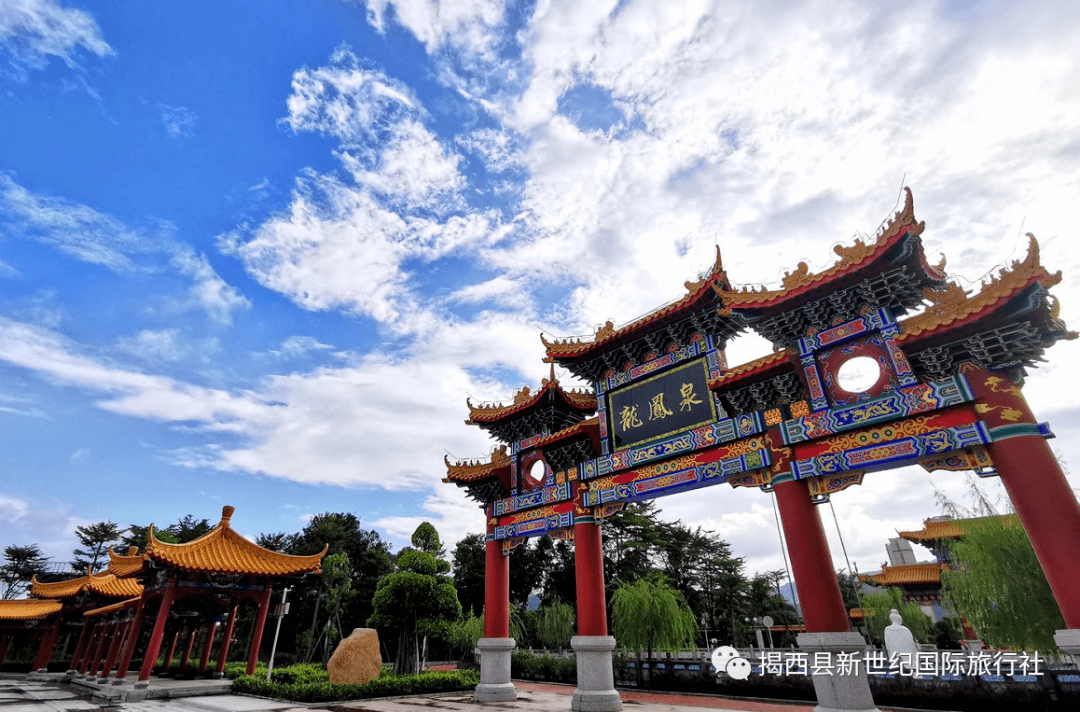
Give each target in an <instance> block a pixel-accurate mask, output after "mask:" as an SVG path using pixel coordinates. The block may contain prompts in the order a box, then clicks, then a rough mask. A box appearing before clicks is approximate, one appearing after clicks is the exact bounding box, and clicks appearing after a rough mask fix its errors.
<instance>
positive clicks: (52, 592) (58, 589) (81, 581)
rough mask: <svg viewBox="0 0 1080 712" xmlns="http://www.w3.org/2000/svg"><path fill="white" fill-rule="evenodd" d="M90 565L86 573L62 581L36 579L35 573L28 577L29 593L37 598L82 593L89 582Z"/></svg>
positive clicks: (60, 596) (70, 595)
mask: <svg viewBox="0 0 1080 712" xmlns="http://www.w3.org/2000/svg"><path fill="white" fill-rule="evenodd" d="M91 575H92V574H91V571H90V567H89V566H88V567H87V568H86V573H85V574H84V575H82V576H78V577H76V578H70V579H64V580H63V581H38V580H37V574H34V575H33V576H31V577H30V595H31V596H35V597H37V598H73V597H75V596H78V595H79V594H80V593H82V591H83V589H84V588H86V585H87V584H88V583H89V582H90V577H91Z"/></svg>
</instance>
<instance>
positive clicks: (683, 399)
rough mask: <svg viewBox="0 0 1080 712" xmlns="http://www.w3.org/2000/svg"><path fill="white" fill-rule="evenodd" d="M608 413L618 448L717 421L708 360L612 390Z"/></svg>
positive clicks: (692, 363) (613, 439)
mask: <svg viewBox="0 0 1080 712" xmlns="http://www.w3.org/2000/svg"><path fill="white" fill-rule="evenodd" d="M607 412H608V416H607V417H608V422H610V423H611V441H612V443H613V444H614V446H615V449H616V450H621V449H622V448H626V447H630V446H631V445H638V444H640V443H646V442H650V441H652V440H658V439H660V438H662V437H665V436H667V435H671V434H673V433H678V432H682V431H684V430H690V429H691V428H696V427H698V426H699V425H706V424H708V423H713V422H716V402H715V400H714V399H713V395H712V392H711V391H709V371H708V366H707V364H706V363H705V359H704V358H699V359H695V360H694V361H691V362H689V363H685V364H683V365H681V366H678V367H676V368H673V369H671V370H669V371H665V372H663V373H660V374H658V375H656V376H652V377H650V378H646V379H644V380H642V381H638V382H636V383H631V384H630V385H628V386H626V387H624V388H620V389H619V390H617V391H612V392H611V393H609V394H608V410H607Z"/></svg>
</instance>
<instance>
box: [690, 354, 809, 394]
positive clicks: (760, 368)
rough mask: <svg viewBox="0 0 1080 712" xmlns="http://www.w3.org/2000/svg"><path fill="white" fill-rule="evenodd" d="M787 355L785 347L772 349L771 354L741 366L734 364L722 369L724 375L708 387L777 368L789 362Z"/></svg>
mask: <svg viewBox="0 0 1080 712" xmlns="http://www.w3.org/2000/svg"><path fill="white" fill-rule="evenodd" d="M789 356H790V352H789V351H788V350H787V349H784V350H782V351H774V352H773V353H771V354H767V355H765V356H762V357H760V358H756V359H754V360H753V361H747V362H746V363H744V364H742V365H741V366H736V367H735V368H732V369H729V370H727V371H724V375H722V376H720V378H718V379H716V380H715V381H710V382H709V388H710V389H712V390H716V389H718V388H723V387H724V386H727V385H729V384H731V383H732V382H734V381H741V380H742V379H744V378H747V377H749V376H753V375H755V374H758V373H762V372H764V371H768V370H769V369H770V368H778V367H780V366H782V365H784V364H790V362H791V359H790V358H789Z"/></svg>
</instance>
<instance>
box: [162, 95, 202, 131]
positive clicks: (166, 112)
mask: <svg viewBox="0 0 1080 712" xmlns="http://www.w3.org/2000/svg"><path fill="white" fill-rule="evenodd" d="M158 110H159V111H161V123H162V124H164V125H165V133H167V134H169V137H170V138H174V139H181V138H188V137H189V136H191V133H192V130H193V129H194V127H195V120H196V119H197V118H199V117H198V115H196V113H195V112H194V111H192V110H191V109H188V108H185V107H183V106H171V105H170V104H165V103H159V104H158Z"/></svg>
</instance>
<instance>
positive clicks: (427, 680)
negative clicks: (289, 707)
mask: <svg viewBox="0 0 1080 712" xmlns="http://www.w3.org/2000/svg"><path fill="white" fill-rule="evenodd" d="M292 667H298V666H292ZM276 676H277V671H274V677H276ZM479 682H480V675H479V673H477V672H476V671H475V670H453V671H450V672H424V673H420V674H419V675H385V674H384V675H380V676H379V677H377V678H376V679H374V680H372V681H371V682H369V683H367V684H366V685H335V684H333V683H331V682H293V683H284V682H267V681H266V673H265V672H264V673H263V676H262V677H257V676H253V675H242V676H240V677H238V678H236V679H235V680H234V681H233V692H243V693H247V694H251V695H260V696H262V697H273V698H276V699H281V700H289V701H291V702H339V701H342V700H362V699H368V698H372V697H398V696H402V695H424V694H430V693H433V692H456V691H460V690H471V689H473V688H475V687H476V686H477V684H479Z"/></svg>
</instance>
